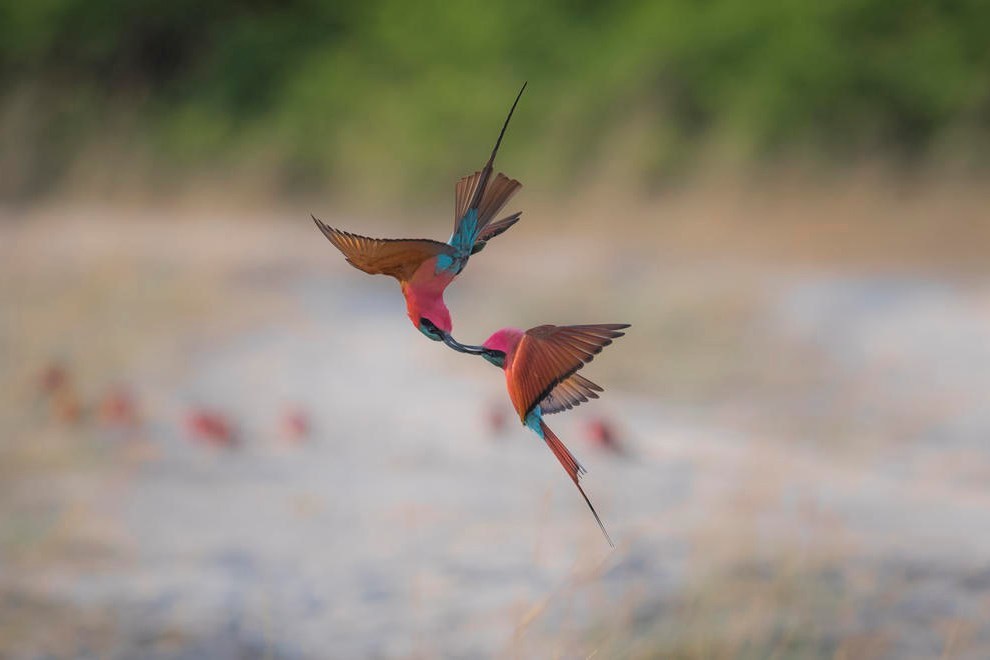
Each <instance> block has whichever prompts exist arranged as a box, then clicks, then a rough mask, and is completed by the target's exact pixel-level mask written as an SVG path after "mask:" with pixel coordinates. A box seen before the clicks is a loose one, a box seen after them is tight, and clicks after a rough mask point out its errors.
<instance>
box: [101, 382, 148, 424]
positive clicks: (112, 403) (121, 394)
mask: <svg viewBox="0 0 990 660" xmlns="http://www.w3.org/2000/svg"><path fill="white" fill-rule="evenodd" d="M99 416H100V421H102V422H103V423H104V424H108V425H110V426H122V427H133V426H137V425H138V423H139V416H138V409H137V404H136V403H135V401H134V397H133V396H132V395H131V393H130V392H129V391H128V390H127V389H125V388H123V387H118V388H115V389H113V390H111V391H110V392H108V393H107V394H106V395H105V396H104V397H103V400H102V401H100V407H99Z"/></svg>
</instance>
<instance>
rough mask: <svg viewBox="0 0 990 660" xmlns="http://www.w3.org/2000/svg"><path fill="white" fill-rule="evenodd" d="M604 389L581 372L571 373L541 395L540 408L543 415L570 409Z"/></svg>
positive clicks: (593, 397)
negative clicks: (545, 393) (543, 395)
mask: <svg viewBox="0 0 990 660" xmlns="http://www.w3.org/2000/svg"><path fill="white" fill-rule="evenodd" d="M604 391H605V390H604V389H602V387H601V386H600V385H596V384H595V383H593V382H591V381H590V380H588V379H587V378H585V377H584V376H582V375H581V374H571V375H570V376H569V377H567V378H565V379H564V380H562V381H560V382H559V383H557V385H556V386H555V387H554V388H553V389H552V390H550V394H548V395H546V396H545V397H543V400H542V401H540V410H541V411H543V414H544V415H552V414H553V413H558V412H561V411H563V410H570V409H571V408H574V407H575V406H579V405H581V404H582V403H585V402H586V401H588V400H589V399H597V398H598V393H599V392H604Z"/></svg>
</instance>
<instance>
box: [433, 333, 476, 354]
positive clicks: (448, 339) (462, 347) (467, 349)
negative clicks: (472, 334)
mask: <svg viewBox="0 0 990 660" xmlns="http://www.w3.org/2000/svg"><path fill="white" fill-rule="evenodd" d="M443 343H445V344H447V346H450V347H451V348H452V349H454V350H455V351H457V352H458V353H467V354H469V355H482V354H483V353H484V352H485V347H484V346H470V345H468V344H462V343H460V342H459V341H457V340H456V339H454V338H453V336H451V334H450V333H449V332H445V333H443Z"/></svg>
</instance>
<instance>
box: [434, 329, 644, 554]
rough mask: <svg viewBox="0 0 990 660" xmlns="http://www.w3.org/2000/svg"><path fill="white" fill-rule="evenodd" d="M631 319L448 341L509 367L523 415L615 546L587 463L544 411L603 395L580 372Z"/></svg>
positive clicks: (511, 391)
mask: <svg viewBox="0 0 990 660" xmlns="http://www.w3.org/2000/svg"><path fill="white" fill-rule="evenodd" d="M628 327H629V324H627V323H600V324H596V325H560V326H558V325H541V326H537V327H535V328H530V329H529V330H518V329H516V328H502V329H501V330H499V331H497V332H496V333H495V334H493V335H492V336H491V337H489V338H488V339H487V340H485V343H484V344H482V345H481V346H468V345H465V344H461V343H460V342H458V341H456V340H455V339H454V338H453V337H451V336H450V335H449V334H446V335H444V336H443V341H444V343H446V344H447V345H448V346H450V347H451V348H453V349H454V350H455V351H460V352H461V353H472V354H475V355H480V356H482V357H483V358H485V359H486V360H488V361H489V362H491V363H492V364H494V365H495V366H496V367H499V368H501V369H503V370H504V371H505V382H506V385H507V387H508V389H509V398H510V399H511V400H512V406H513V407H514V408H515V409H516V412H517V413H519V420H520V421H521V422H522V423H523V424H524V425H526V426H527V427H529V428H530V429H532V430H533V432H534V433H536V435H538V436H540V438H541V439H542V440H543V441H544V442H546V443H547V446H548V447H550V450H551V451H552V452H553V454H554V456H556V457H557V460H558V461H560V464H561V465H563V466H564V469H565V470H566V471H567V475H568V476H569V477H570V478H571V481H573V482H574V485H575V486H577V489H578V491H580V492H581V496H582V497H583V498H584V501H585V502H587V504H588V508H590V509H591V513H592V514H593V515H594V516H595V520H596V521H598V526H599V527H600V528H601V530H602V533H603V534H604V535H605V538H606V539H607V540H608V542H609V545H611V546H612V547H613V548H614V547H615V544H614V543H612V539H611V537H610V536H609V535H608V532H606V531H605V525H604V524H603V523H602V519H601V518H599V517H598V512H597V511H595V507H594V506H593V505H592V504H591V500H589V499H588V496H587V495H586V494H585V492H584V489H583V488H581V484H580V483H578V481H579V479H580V478H581V475H582V474H584V473H585V469H584V468H583V467H582V466H581V464H580V463H578V461H577V459H576V458H574V455H573V454H571V452H570V451H569V450H568V449H567V447H565V446H564V443H563V442H561V440H560V438H558V437H557V436H556V435H554V432H553V431H551V430H550V427H548V426H547V425H546V422H544V421H543V416H544V415H550V414H552V413H556V412H560V411H562V410H570V409H571V408H573V407H574V406H578V405H580V404H582V403H584V402H585V401H587V400H588V399H597V398H598V393H599V392H601V391H602V388H601V387H600V386H598V385H596V384H595V383H593V382H591V381H590V380H588V379H587V378H585V377H584V376H581V375H580V374H578V373H577V372H578V370H580V369H581V367H583V366H584V365H586V364H587V363H589V362H591V361H592V360H593V359H594V358H595V356H596V355H598V354H599V353H600V352H601V350H602V349H603V348H605V347H606V346H608V345H609V344H611V343H612V340H613V339H616V338H618V337H622V336H623V335H624V334H625V333H623V332H621V331H622V330H625V329H626V328H628Z"/></svg>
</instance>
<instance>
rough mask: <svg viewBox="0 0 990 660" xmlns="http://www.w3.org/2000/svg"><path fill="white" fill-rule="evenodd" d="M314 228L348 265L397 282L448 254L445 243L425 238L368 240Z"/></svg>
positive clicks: (362, 237)
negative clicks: (321, 233)
mask: <svg viewBox="0 0 990 660" xmlns="http://www.w3.org/2000/svg"><path fill="white" fill-rule="evenodd" d="M313 221H314V222H316V226H317V227H319V228H320V231H321V232H323V235H324V236H326V237H327V239H328V240H329V241H330V242H331V243H333V244H334V246H335V247H336V248H337V249H338V250H340V251H341V252H342V253H343V254H344V256H345V257H346V258H347V263H349V264H351V265H352V266H354V267H355V268H357V269H359V270H363V271H364V272H366V273H370V274H372V275H379V274H382V275H390V276H391V277H394V278H396V279H398V280H399V281H405V280H408V279H409V278H411V277H412V275H413V273H415V272H416V269H417V268H419V266H420V264H422V263H423V262H424V261H426V260H427V259H429V258H431V257H436V256H438V255H441V254H451V253H452V252H453V249H452V248H451V247H450V246H449V245H447V244H446V243H441V242H439V241H431V240H429V239H425V238H398V239H391V238H368V237H367V236H359V235H358V234H351V233H350V232H346V231H341V230H339V229H334V228H333V227H330V226H328V225H326V224H324V223H323V222H320V221H319V220H317V219H316V218H313Z"/></svg>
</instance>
